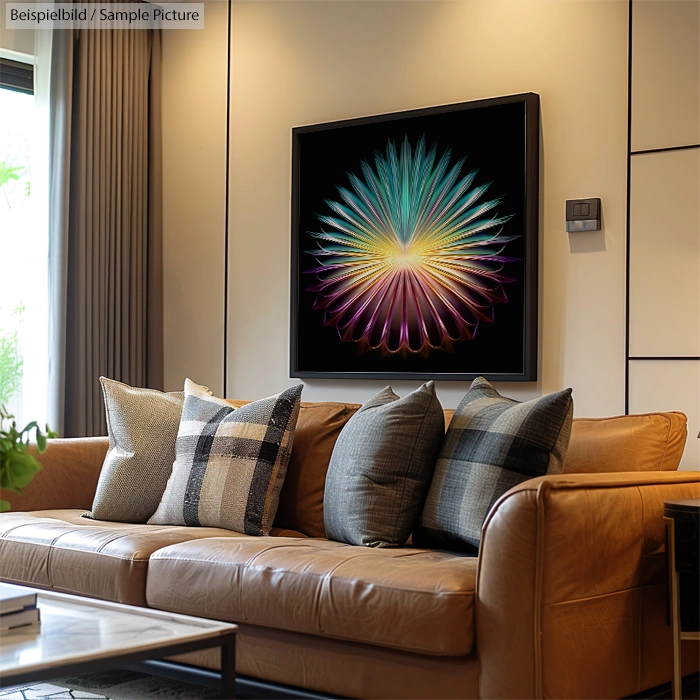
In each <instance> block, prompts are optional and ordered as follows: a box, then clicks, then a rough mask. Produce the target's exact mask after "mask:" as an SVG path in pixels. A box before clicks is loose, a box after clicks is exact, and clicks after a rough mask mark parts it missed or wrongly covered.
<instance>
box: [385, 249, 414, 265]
mask: <svg viewBox="0 0 700 700" xmlns="http://www.w3.org/2000/svg"><path fill="white" fill-rule="evenodd" d="M389 261H390V262H391V264H392V265H395V266H397V267H412V266H414V265H419V264H420V255H419V252H418V251H417V250H416V247H415V246H411V245H408V246H405V247H401V248H397V249H396V250H394V251H392V253H391V254H390V255H389Z"/></svg>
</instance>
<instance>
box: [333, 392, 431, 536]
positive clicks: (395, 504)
mask: <svg viewBox="0 0 700 700" xmlns="http://www.w3.org/2000/svg"><path fill="white" fill-rule="evenodd" d="M444 434H445V416H444V414H443V411H442V406H441V405H440V401H439V400H438V397H437V395H436V393H435V386H434V384H433V382H428V383H427V384H423V386H421V387H420V388H419V389H416V391H413V392H411V393H410V394H408V395H407V396H404V397H403V398H401V399H400V398H399V397H398V396H397V395H396V394H395V393H394V392H393V391H392V390H391V387H386V389H383V390H382V391H380V392H379V393H378V394H377V395H376V396H374V397H373V398H371V399H370V400H369V401H368V402H367V403H366V404H364V406H362V408H360V410H359V411H357V413H355V415H354V416H353V417H352V418H350V420H349V421H348V422H347V423H346V424H345V427H344V428H343V430H342V431H341V433H340V435H339V436H338V441H337V442H336V443H335V447H334V448H333V455H332V456H331V461H330V464H329V466H328V473H327V475H326V490H325V492H324V496H323V520H324V523H325V527H326V533H327V535H328V538H329V539H331V540H337V541H338V542H347V543H348V544H363V545H367V546H369V547H400V546H401V545H403V544H404V543H405V542H406V540H407V539H408V536H409V535H410V534H411V530H412V529H413V526H414V525H415V524H416V521H417V519H418V516H419V515H420V509H421V506H422V505H423V500H424V499H425V494H426V492H427V490H428V486H429V485H430V478H431V476H432V474H433V468H434V466H435V460H436V458H437V455H438V451H439V450H440V445H441V444H442V439H443V437H444Z"/></svg>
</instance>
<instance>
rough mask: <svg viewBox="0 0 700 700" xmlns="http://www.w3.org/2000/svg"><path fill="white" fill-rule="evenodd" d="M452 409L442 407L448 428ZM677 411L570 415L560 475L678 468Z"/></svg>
mask: <svg viewBox="0 0 700 700" xmlns="http://www.w3.org/2000/svg"><path fill="white" fill-rule="evenodd" d="M453 415H454V409H445V425H446V426H448V427H449V425H450V421H451V420H452V416H453ZM687 423H688V418H687V416H686V415H685V413H681V412H680V411H669V412H668V413H640V414H636V415H631V416H612V417H610V418H574V422H573V425H572V428H571V441H570V442H569V450H568V452H567V453H566V461H565V462H564V471H563V473H564V474H585V473H589V474H590V473H602V472H653V471H675V470H676V469H678V465H679V464H680V461H681V457H682V456H683V449H684V448H685V441H686V438H687V435H688V430H687Z"/></svg>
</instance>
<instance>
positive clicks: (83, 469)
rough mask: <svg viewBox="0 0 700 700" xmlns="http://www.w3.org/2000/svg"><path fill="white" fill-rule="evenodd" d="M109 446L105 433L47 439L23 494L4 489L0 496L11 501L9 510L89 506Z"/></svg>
mask: <svg viewBox="0 0 700 700" xmlns="http://www.w3.org/2000/svg"><path fill="white" fill-rule="evenodd" d="M108 447H109V440H108V438H106V437H94V438H62V439H60V438H59V439H55V440H49V441H48V443H47V449H46V452H44V454H43V455H39V456H38V459H39V461H40V462H41V465H42V467H43V469H42V470H41V471H40V472H37V474H36V476H35V477H34V479H32V481H31V483H30V484H29V486H27V487H26V488H25V489H24V495H23V496H20V495H18V494H16V493H11V492H10V491H6V490H3V491H2V498H4V499H5V500H7V501H9V502H10V510H12V511H31V510H54V509H62V508H85V509H86V510H89V509H90V508H92V500H93V498H94V496H95V489H96V488H97V480H98V478H99V476H100V470H101V469H102V462H103V461H104V458H105V455H106V454H107V448H108Z"/></svg>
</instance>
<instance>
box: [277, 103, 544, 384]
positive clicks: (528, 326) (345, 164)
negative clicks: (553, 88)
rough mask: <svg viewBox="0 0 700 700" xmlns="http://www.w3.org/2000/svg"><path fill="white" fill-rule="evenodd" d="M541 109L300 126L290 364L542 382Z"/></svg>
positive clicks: (474, 106) (527, 106)
mask: <svg viewBox="0 0 700 700" xmlns="http://www.w3.org/2000/svg"><path fill="white" fill-rule="evenodd" d="M538 107H539V100H538V98H537V96H536V95H533V94H526V95H516V96H511V97H507V98H497V99H494V100H482V101H478V102H473V103H464V104H461V105H450V106H448V107H438V108H431V109H426V110H416V111H413V112H403V113H398V114H391V115H383V116H381V117H370V118H365V119H357V120H351V121H347V122H336V123H331V124H321V125H316V126H312V127H300V128H297V129H295V130H294V132H293V161H294V167H293V199H292V211H293V217H292V232H293V239H292V310H291V320H292V324H291V326H292V327H291V331H292V337H291V376H294V377H355V378H399V377H401V378H438V379H469V378H473V376H476V375H478V374H481V375H484V376H486V377H488V378H491V379H507V380H524V381H528V380H529V381H531V380H533V379H535V369H536V311H537V303H536V302H537V300H536V297H537V158H538V152H537V133H538V129H539V109H538Z"/></svg>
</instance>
